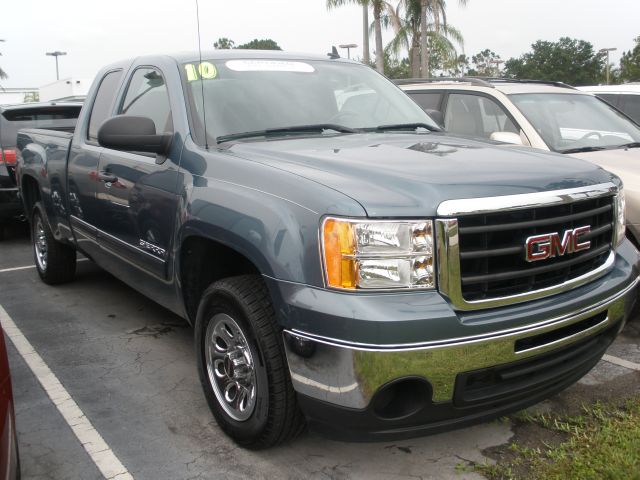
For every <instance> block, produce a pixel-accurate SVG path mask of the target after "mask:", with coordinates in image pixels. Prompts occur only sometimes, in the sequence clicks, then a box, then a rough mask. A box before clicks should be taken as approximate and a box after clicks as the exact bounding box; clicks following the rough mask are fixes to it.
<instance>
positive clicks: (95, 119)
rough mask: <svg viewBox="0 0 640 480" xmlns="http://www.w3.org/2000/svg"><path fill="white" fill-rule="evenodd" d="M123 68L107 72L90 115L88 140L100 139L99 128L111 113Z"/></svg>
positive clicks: (95, 140)
mask: <svg viewBox="0 0 640 480" xmlns="http://www.w3.org/2000/svg"><path fill="white" fill-rule="evenodd" d="M121 77H122V70H117V71H113V72H109V73H107V74H106V75H105V76H104V78H103V79H102V82H100V86H99V87H98V92H97V93H96V99H95V101H94V102H93V108H92V109H91V117H89V128H88V130H87V140H89V141H92V142H97V141H98V129H99V128H100V126H101V125H102V123H103V122H104V121H105V120H106V119H107V118H108V117H109V116H110V115H111V108H112V106H113V101H114V99H115V96H116V91H117V89H118V86H119V85H120V78H121Z"/></svg>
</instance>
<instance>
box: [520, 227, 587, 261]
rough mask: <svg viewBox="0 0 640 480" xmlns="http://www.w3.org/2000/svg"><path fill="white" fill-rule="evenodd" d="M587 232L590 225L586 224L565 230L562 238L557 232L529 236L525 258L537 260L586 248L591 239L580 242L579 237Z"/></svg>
mask: <svg viewBox="0 0 640 480" xmlns="http://www.w3.org/2000/svg"><path fill="white" fill-rule="evenodd" d="M589 232H591V226H590V225H587V226H585V227H578V228H574V229H573V230H565V232H564V233H563V234H562V239H561V238H560V234H559V233H557V232H555V233H545V234H544V235H534V236H533V237H529V238H527V241H526V243H525V246H526V250H525V260H526V261H527V262H537V261H538V260H546V259H547V258H553V257H561V256H562V255H565V254H567V253H574V252H580V251H582V250H588V249H589V248H591V240H587V241H585V242H580V238H581V237H582V236H583V235H586V234H587V233H589Z"/></svg>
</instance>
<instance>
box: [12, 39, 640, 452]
mask: <svg viewBox="0 0 640 480" xmlns="http://www.w3.org/2000/svg"><path fill="white" fill-rule="evenodd" d="M18 148H19V162H18V179H19V184H20V191H21V193H22V199H23V201H24V204H25V208H26V210H27V211H28V212H30V221H31V228H32V231H33V234H32V238H33V252H34V257H35V263H36V267H37V272H38V274H39V275H40V277H41V278H42V280H43V281H44V282H46V283H49V284H57V283H61V282H67V281H70V280H71V279H72V278H73V277H74V272H75V262H76V252H81V253H82V254H84V255H86V256H87V257H89V258H90V259H92V260H93V261H94V262H95V263H96V264H97V265H99V266H101V267H102V268H104V269H105V270H107V271H109V272H111V273H112V274H113V275H115V276H116V277H117V278H119V279H121V280H122V281H123V282H126V283H127V284H129V285H130V286H132V287H133V288H135V289H137V290H138V291H140V292H142V293H143V294H144V295H146V296H148V297H149V298H151V299H153V300H154V301H156V302H158V303H159V304H161V305H163V306H165V307H166V308H168V309H170V310H172V311H174V312H176V313H177V314H178V315H181V316H182V317H184V318H185V319H186V320H187V321H189V322H190V323H191V324H192V325H193V328H194V336H195V349H196V354H197V355H196V358H197V367H198V372H199V376H200V380H201V383H202V387H203V390H204V394H205V397H206V399H207V401H208V404H209V406H210V408H211V411H212V413H213V415H214V416H215V418H216V420H217V421H218V424H219V425H220V427H221V428H222V430H223V431H224V432H226V433H227V434H228V435H229V436H230V437H232V438H233V439H234V440H235V441H236V442H237V443H238V444H240V445H242V446H245V447H248V448H265V447H269V446H272V445H275V444H278V443H281V442H284V441H287V440H290V439H292V438H293V437H295V436H296V435H297V434H298V433H299V432H300V431H301V430H302V429H303V428H304V426H305V425H309V426H311V427H313V428H315V429H317V430H319V431H322V432H326V433H328V434H330V435H332V436H334V437H340V438H344V439H354V440H357V439H385V440H386V439H391V438H395V437H403V436H415V435H422V434H427V433H431V432H436V431H439V430H442V429H446V428H454V427H459V426H463V425H467V424H470V423H474V422H479V421H482V420H485V419H489V418H494V417H496V416H497V415H501V414H503V413H505V412H508V411H513V410H516V409H521V408H523V407H525V406H527V405H530V404H533V403H535V402H538V401H540V400H542V399H544V398H547V397H549V396H550V395H553V394H555V393H556V392H558V391H560V390H562V389H564V388H566V387H567V386H569V385H571V384H572V383H574V382H576V381H577V380H578V379H579V378H581V377H582V376H583V375H585V374H586V373H587V372H588V371H589V370H590V369H591V368H592V367H593V366H594V365H595V364H596V363H597V362H598V361H599V359H600V358H601V356H602V355H603V353H604V352H605V350H606V349H607V347H608V346H609V344H610V343H611V342H612V341H613V340H614V338H615V337H616V335H617V334H618V332H619V331H620V330H621V329H622V327H623V326H624V324H625V322H626V320H627V318H628V315H629V312H630V309H631V308H632V307H633V304H634V302H635V298H636V290H635V287H636V285H637V283H638V253H637V250H636V249H635V248H634V247H633V246H632V245H631V244H630V243H629V241H628V240H627V239H626V238H625V235H624V224H625V222H624V195H623V189H622V185H621V182H620V181H619V179H618V178H617V177H616V176H615V175H613V174H611V173H609V172H607V171H605V170H603V169H601V168H599V167H597V166H595V165H592V164H589V163H587V162H583V161H581V160H578V159H572V158H561V157H559V156H558V155H555V154H550V153H544V152H538V151H532V150H525V149H522V148H517V147H516V148H514V149H504V148H496V147H495V146H493V145H490V144H488V143H486V142H482V141H474V140H468V139H463V138H460V137H455V136H448V135H446V134H444V133H442V132H440V131H439V128H438V127H437V126H436V124H435V123H434V122H433V121H432V120H431V118H430V117H429V116H428V115H427V114H426V113H425V112H423V111H422V110H421V109H420V108H419V107H418V106H417V105H416V104H415V103H413V102H412V101H411V100H410V99H409V97H407V96H406V95H405V94H404V93H403V92H402V91H401V90H399V89H398V88H397V87H396V86H394V85H393V84H392V83H391V82H389V81H388V80H387V79H386V78H384V77H383V76H381V75H379V74H377V73H376V72H374V71H373V70H372V69H370V68H369V67H367V66H365V65H362V64H359V63H356V62H352V61H349V60H345V59H341V58H338V56H337V55H335V54H331V55H329V56H328V57H323V56H306V55H295V54H288V53H282V52H259V51H258V52H257V51H243V50H233V51H215V52H207V53H205V54H204V55H203V56H202V59H200V57H199V56H198V54H196V53H194V54H180V55H174V56H146V57H140V58H136V59H133V60H127V61H122V62H119V63H115V64H113V65H110V66H108V67H106V68H104V69H103V70H102V71H101V72H100V73H99V74H98V76H97V78H96V80H95V83H94V85H93V86H92V88H91V90H90V93H89V95H88V98H87V100H86V102H85V104H84V107H83V109H82V112H81V114H80V117H79V120H78V124H77V127H76V129H75V132H74V133H73V134H71V133H65V132H50V131H46V130H38V129H31V130H23V131H21V132H20V133H19V138H18ZM185 408H188V406H185Z"/></svg>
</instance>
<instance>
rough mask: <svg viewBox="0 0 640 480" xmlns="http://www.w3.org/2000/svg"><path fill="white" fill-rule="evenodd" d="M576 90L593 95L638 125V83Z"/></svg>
mask: <svg viewBox="0 0 640 480" xmlns="http://www.w3.org/2000/svg"><path fill="white" fill-rule="evenodd" d="M578 90H582V91H583V92H589V93H593V94H595V95H596V96H598V97H600V98H601V99H603V100H605V101H606V102H608V103H610V104H611V105H613V106H614V107H616V108H617V109H618V110H621V111H622V112H624V113H625V114H627V115H629V117H631V119H633V121H634V122H636V123H637V124H640V82H638V83H625V84H624V85H597V86H593V87H578Z"/></svg>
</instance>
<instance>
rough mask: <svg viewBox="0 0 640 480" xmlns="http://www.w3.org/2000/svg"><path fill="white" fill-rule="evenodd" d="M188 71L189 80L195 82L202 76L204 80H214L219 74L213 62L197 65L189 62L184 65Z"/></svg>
mask: <svg viewBox="0 0 640 480" xmlns="http://www.w3.org/2000/svg"><path fill="white" fill-rule="evenodd" d="M184 69H185V71H186V72H187V81H189V82H195V81H196V80H199V79H200V78H202V79H203V80H213V79H214V78H216V77H217V76H218V69H217V68H216V66H215V65H214V64H213V63H211V62H202V63H201V64H200V65H198V66H196V65H194V64H193V63H187V64H186V65H185V66H184Z"/></svg>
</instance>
